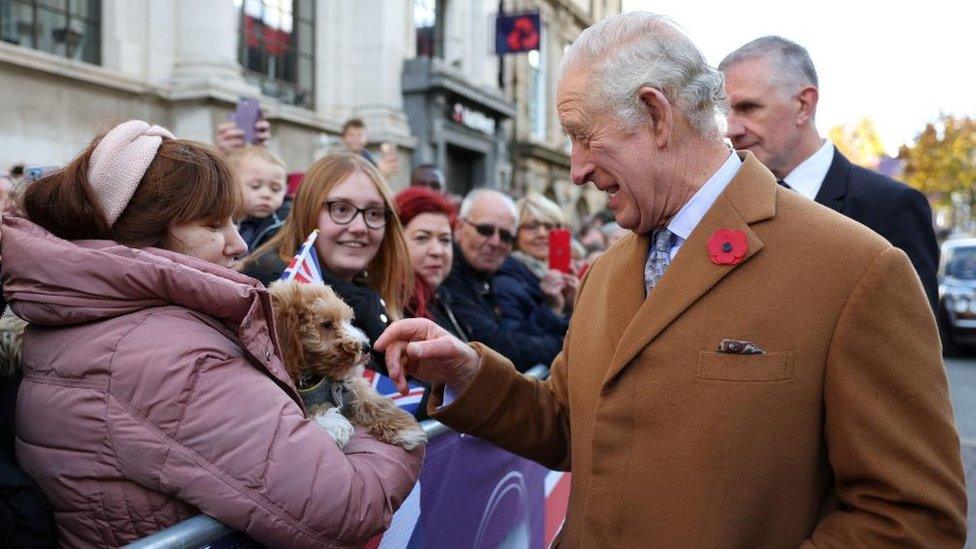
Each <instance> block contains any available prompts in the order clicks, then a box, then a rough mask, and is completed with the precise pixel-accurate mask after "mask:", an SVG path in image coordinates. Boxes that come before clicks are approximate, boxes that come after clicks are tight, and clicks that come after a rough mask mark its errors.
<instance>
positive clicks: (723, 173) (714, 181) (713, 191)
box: [668, 152, 742, 260]
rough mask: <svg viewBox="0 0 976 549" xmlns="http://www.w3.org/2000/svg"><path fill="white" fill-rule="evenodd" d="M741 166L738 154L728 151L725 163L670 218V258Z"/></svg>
mask: <svg viewBox="0 0 976 549" xmlns="http://www.w3.org/2000/svg"><path fill="white" fill-rule="evenodd" d="M741 167H742V160H740V159H739V155H737V154H735V153H734V152H733V153H730V154H729V158H728V159H727V160H726V161H725V163H724V164H722V165H721V166H720V167H719V169H718V170H717V171H716V172H715V173H714V174H712V177H710V178H708V181H706V182H705V184H704V185H702V187H701V188H700V189H698V192H696V193H695V194H694V195H693V196H692V197H691V200H689V201H688V203H687V204H685V205H684V207H682V208H681V209H680V210H679V211H678V213H677V215H675V216H674V217H673V218H671V222H670V223H668V230H669V231H671V232H672V233H674V237H675V238H674V245H672V246H671V251H670V252H669V254H668V255H670V256H671V259H672V260H673V259H674V256H675V255H677V254H678V250H680V249H681V245H682V244H684V243H685V240H688V237H689V236H690V235H691V232H692V231H694V230H695V227H697V226H698V223H700V222H701V220H702V218H703V217H705V214H706V213H708V210H709V209H711V207H712V204H714V203H715V199H717V198H718V195H720V194H722V191H724V190H725V187H727V186H728V185H729V183H731V182H732V178H733V177H735V174H737V173H739V168H741Z"/></svg>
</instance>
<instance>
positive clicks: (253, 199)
mask: <svg viewBox="0 0 976 549" xmlns="http://www.w3.org/2000/svg"><path fill="white" fill-rule="evenodd" d="M237 175H238V176H239V177H240V178H241V183H242V184H243V185H244V203H245V206H246V207H247V214H248V215H250V216H251V217H257V218H265V217H268V216H269V215H271V214H272V213H274V211H275V210H277V209H278V208H280V207H281V203H282V202H284V200H285V190H287V185H286V183H285V170H284V168H282V167H281V166H278V165H276V164H272V163H271V162H267V161H265V160H262V159H260V158H248V159H247V160H244V161H243V162H242V163H241V168H240V172H239V173H238V174H237Z"/></svg>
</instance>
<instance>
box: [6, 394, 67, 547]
mask: <svg viewBox="0 0 976 549" xmlns="http://www.w3.org/2000/svg"><path fill="white" fill-rule="evenodd" d="M19 386H20V378H19V376H18V377H15V378H8V377H0V416H2V417H0V539H2V540H3V545H4V546H5V547H25V548H32V547H57V546H58V531H57V526H56V525H55V522H54V512H53V511H51V507H50V506H49V505H48V502H47V499H45V497H44V494H43V493H42V492H41V489H40V488H39V487H38V486H37V484H36V483H35V482H34V479H32V478H31V477H30V476H28V475H27V473H25V472H24V471H22V470H21V469H20V467H18V466H17V460H16V458H15V456H14V403H15V401H16V399H17V389H18V387H19Z"/></svg>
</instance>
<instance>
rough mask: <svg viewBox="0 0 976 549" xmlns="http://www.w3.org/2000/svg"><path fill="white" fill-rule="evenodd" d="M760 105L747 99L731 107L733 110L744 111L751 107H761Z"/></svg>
mask: <svg viewBox="0 0 976 549" xmlns="http://www.w3.org/2000/svg"><path fill="white" fill-rule="evenodd" d="M761 106H762V105H761V104H760V103H759V102H758V101H754V100H752V99H747V100H745V101H739V102H738V103H732V105H731V107H732V108H733V109H745V108H753V107H761Z"/></svg>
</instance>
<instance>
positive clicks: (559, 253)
mask: <svg viewBox="0 0 976 549" xmlns="http://www.w3.org/2000/svg"><path fill="white" fill-rule="evenodd" d="M572 237H573V236H572V234H571V233H570V232H569V229H553V230H552V231H550V232H549V268H550V269H556V270H557V271H560V272H563V273H569V272H572V267H571V265H572V260H573V253H572V250H571V248H570V245H569V243H570V240H571V239H572Z"/></svg>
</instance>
